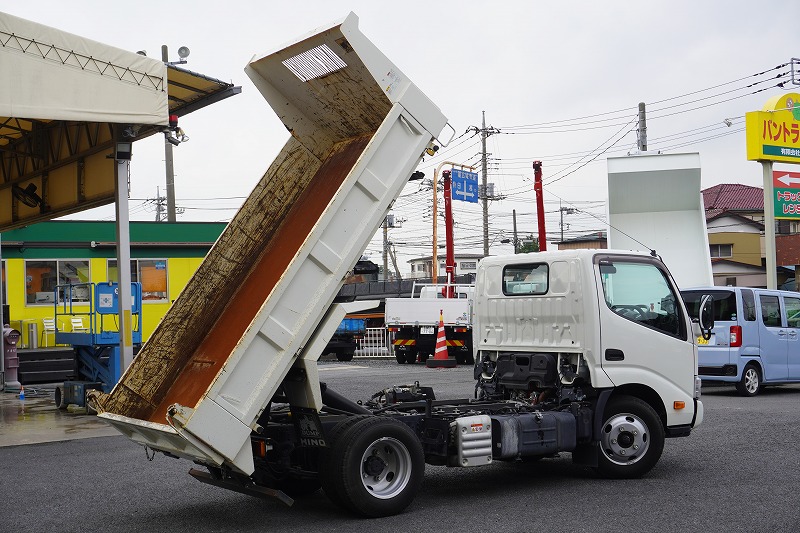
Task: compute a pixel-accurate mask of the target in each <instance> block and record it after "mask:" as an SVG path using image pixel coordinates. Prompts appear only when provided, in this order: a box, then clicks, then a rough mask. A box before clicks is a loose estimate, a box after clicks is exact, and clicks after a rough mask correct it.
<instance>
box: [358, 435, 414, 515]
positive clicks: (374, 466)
mask: <svg viewBox="0 0 800 533" xmlns="http://www.w3.org/2000/svg"><path fill="white" fill-rule="evenodd" d="M411 465H412V462H411V453H410V452H409V451H408V448H406V446H405V445H404V444H403V443H402V442H400V441H399V440H397V439H395V438H392V437H382V438H380V439H378V440H376V441H374V442H373V443H372V444H370V445H369V446H367V449H366V450H365V451H364V455H362V456H361V483H362V484H363V485H364V488H365V489H366V490H367V492H369V493H370V494H371V495H372V496H374V497H376V498H380V499H382V500H388V499H390V498H394V497H395V496H397V495H398V494H400V493H401V492H402V491H403V489H405V488H406V486H407V485H408V482H409V480H410V479H411V470H412V466H411Z"/></svg>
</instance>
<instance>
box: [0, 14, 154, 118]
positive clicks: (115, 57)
mask: <svg viewBox="0 0 800 533" xmlns="http://www.w3.org/2000/svg"><path fill="white" fill-rule="evenodd" d="M0 72H2V73H3V74H2V76H0V117H15V118H27V119H38V120H74V121H88V122H114V123H132V124H157V125H166V124H167V123H168V115H169V111H168V104H167V82H166V80H167V67H166V65H165V64H164V63H163V62H161V61H159V60H157V59H152V58H148V57H146V56H142V55H139V54H136V53H133V52H128V51H125V50H121V49H119V48H114V47H113V46H108V45H106V44H102V43H98V42H96V41H92V40H90V39H86V38H84V37H80V36H77V35H73V34H71V33H67V32H64V31H61V30H57V29H55V28H51V27H49V26H44V25H42V24H37V23H35V22H31V21H29V20H25V19H21V18H19V17H14V16H12V15H9V14H7V13H2V12H0Z"/></svg>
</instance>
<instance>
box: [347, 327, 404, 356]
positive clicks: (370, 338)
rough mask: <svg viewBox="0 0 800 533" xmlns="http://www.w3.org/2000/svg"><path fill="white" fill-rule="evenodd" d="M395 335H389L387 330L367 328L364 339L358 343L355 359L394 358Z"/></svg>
mask: <svg viewBox="0 0 800 533" xmlns="http://www.w3.org/2000/svg"><path fill="white" fill-rule="evenodd" d="M393 340H394V333H389V332H388V331H387V330H386V328H367V329H366V331H365V332H364V337H363V338H362V339H360V340H359V341H358V342H357V343H356V352H355V355H354V356H353V357H355V358H358V357H362V358H366V357H369V358H375V357H381V358H383V357H386V358H394V345H393V344H392V341H393Z"/></svg>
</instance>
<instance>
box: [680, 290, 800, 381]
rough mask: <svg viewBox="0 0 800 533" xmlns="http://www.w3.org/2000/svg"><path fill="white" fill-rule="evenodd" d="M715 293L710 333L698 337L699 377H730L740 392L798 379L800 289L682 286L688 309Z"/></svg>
mask: <svg viewBox="0 0 800 533" xmlns="http://www.w3.org/2000/svg"><path fill="white" fill-rule="evenodd" d="M705 294H710V295H711V296H713V297H714V329H713V331H712V333H711V338H709V339H707V340H706V339H704V338H703V337H698V339H697V344H698V355H699V359H698V366H699V369H698V373H699V375H700V377H701V378H702V379H703V381H721V382H727V383H734V384H735V385H736V390H737V391H738V392H739V394H741V395H742V396H755V395H756V394H758V393H759V392H760V391H761V388H762V387H763V386H764V385H769V384H779V383H800V339H798V332H800V293H798V292H793V291H779V290H767V289H751V288H746V287H700V288H694V289H688V290H684V291H681V295H682V296H683V300H684V302H685V303H686V308H687V310H688V312H689V315H691V316H692V318H693V319H696V318H697V310H698V309H699V307H700V300H701V298H702V297H703V295H705Z"/></svg>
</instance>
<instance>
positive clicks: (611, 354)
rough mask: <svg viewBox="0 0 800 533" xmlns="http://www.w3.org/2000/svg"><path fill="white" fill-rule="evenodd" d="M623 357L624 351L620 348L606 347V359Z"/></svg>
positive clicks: (611, 359) (618, 359) (617, 359)
mask: <svg viewBox="0 0 800 533" xmlns="http://www.w3.org/2000/svg"><path fill="white" fill-rule="evenodd" d="M623 359H625V353H624V352H623V351H622V350H617V349H616V348H607V349H606V361H622V360H623Z"/></svg>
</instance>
